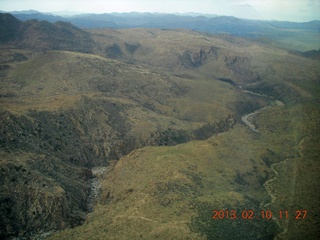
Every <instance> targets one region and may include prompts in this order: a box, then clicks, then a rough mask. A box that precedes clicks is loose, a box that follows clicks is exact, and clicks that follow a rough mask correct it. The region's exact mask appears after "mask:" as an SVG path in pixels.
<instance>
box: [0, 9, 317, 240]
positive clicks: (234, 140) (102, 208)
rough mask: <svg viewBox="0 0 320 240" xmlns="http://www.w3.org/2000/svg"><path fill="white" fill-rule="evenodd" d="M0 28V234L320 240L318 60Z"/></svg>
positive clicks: (168, 36) (184, 37) (190, 42)
mask: <svg viewBox="0 0 320 240" xmlns="http://www.w3.org/2000/svg"><path fill="white" fill-rule="evenodd" d="M0 25H1V28H0V33H1V34H0V38H1V39H0V55H1V56H0V110H1V114H0V118H1V121H0V146H1V148H0V156H1V157H0V238H1V239H14V238H16V237H18V238H20V239H265V240H267V239H302V238H303V239H317V238H318V237H319V236H320V207H319V201H320V192H319V191H317V189H319V182H320V174H319V173H320V162H319V153H320V152H319V151H320V148H319V142H320V141H319V140H320V139H319V136H320V127H319V119H320V109H319V101H320V62H319V60H318V59H317V58H315V57H310V56H309V55H308V54H301V53H299V54H298V53H295V52H294V51H288V50H286V49H282V48H278V47H275V46H272V45H270V44H267V43H261V42H258V41H251V40H249V39H244V38H240V37H236V36H232V35H228V34H208V33H204V32H197V31H192V30H184V29H155V28H136V29H89V30H88V29H87V30H83V29H79V28H77V27H75V26H73V25H71V24H70V23H65V22H56V23H49V22H46V21H37V20H28V21H24V22H23V21H20V20H18V19H16V18H14V17H13V16H12V15H10V14H2V13H0ZM214 210H216V211H218V212H219V211H220V210H222V212H223V214H224V215H223V216H222V215H218V217H215V215H214V214H215V211H214ZM227 210H228V211H230V212H228V214H229V213H230V214H229V215H227V214H226V211H227ZM231 211H233V215H232V214H231ZM267 211H268V214H269V215H265V214H266V212H267ZM306 211H307V212H306ZM220 212H221V211H220ZM270 212H271V213H272V216H270ZM234 213H236V218H233V216H234ZM220 214H222V213H220Z"/></svg>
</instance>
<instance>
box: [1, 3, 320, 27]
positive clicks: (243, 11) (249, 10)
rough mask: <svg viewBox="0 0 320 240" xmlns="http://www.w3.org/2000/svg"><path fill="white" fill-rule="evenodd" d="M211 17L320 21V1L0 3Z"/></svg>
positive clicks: (21, 7) (7, 6)
mask: <svg viewBox="0 0 320 240" xmlns="http://www.w3.org/2000/svg"><path fill="white" fill-rule="evenodd" d="M29 9H34V10H38V11H42V12H55V11H75V12H83V13H85V12H90V13H110V12H166V13H177V12H179V13H184V12H197V13H211V14H218V15H228V16H230V15H232V16H236V17H240V18H248V19H263V20H288V21H296V22H302V21H310V20H315V19H320V0H247V1H244V0H0V10H3V11H14V10H29Z"/></svg>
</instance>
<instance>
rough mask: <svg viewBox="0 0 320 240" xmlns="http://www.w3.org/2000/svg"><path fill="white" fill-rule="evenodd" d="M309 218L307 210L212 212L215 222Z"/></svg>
mask: <svg viewBox="0 0 320 240" xmlns="http://www.w3.org/2000/svg"><path fill="white" fill-rule="evenodd" d="M306 217H307V210H296V211H293V212H292V211H290V212H289V211H288V210H279V211H278V212H273V211H271V210H261V211H260V212H256V211H254V210H251V209H245V210H242V211H236V210H229V209H225V210H222V209H220V210H218V209H215V210H213V211H212V219H213V220H222V219H230V220H235V219H243V220H253V219H266V220H269V219H272V218H277V219H288V218H294V219H296V220H302V219H305V218H306Z"/></svg>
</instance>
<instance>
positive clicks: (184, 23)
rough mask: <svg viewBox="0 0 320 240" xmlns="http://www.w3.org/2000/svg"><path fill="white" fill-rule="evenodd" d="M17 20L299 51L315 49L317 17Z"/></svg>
mask: <svg viewBox="0 0 320 240" xmlns="http://www.w3.org/2000/svg"><path fill="white" fill-rule="evenodd" d="M12 15H14V16H15V17H16V18H18V19H19V20H23V21H24V20H31V19H37V20H46V21H49V22H56V21H66V22H70V23H72V24H73V25H75V26H77V27H79V28H86V29H88V28H164V29H177V28H183V29H190V30H195V31H202V32H207V33H228V34H232V35H235V36H241V37H249V38H255V39H256V40H257V41H269V42H272V43H273V44H274V45H276V46H280V47H285V48H290V49H294V50H300V51H308V50H318V49H320V44H319V31H320V21H319V20H314V21H310V22H303V23H295V22H285V21H261V20H248V19H239V18H235V17H232V16H215V15H201V14H191V13H190V14H186V15H177V14H161V13H137V12H132V13H105V14H89V13H88V14H76V15H69V16H58V15H54V14H51V13H41V12H37V11H34V10H29V11H21V12H19V11H15V12H12Z"/></svg>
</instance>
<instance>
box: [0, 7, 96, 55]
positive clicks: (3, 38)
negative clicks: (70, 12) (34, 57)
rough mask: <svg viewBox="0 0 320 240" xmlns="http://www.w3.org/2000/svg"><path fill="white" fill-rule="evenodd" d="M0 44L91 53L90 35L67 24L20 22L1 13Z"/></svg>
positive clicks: (41, 49) (33, 21)
mask: <svg viewBox="0 0 320 240" xmlns="http://www.w3.org/2000/svg"><path fill="white" fill-rule="evenodd" d="M0 23H1V30H0V31H1V35H0V42H1V43H7V44H10V45H13V46H15V47H19V48H28V49H32V50H38V51H39V50H40V51H44V50H49V49H56V50H69V51H76V52H91V51H92V47H93V41H92V39H91V36H90V34H88V33H87V32H85V31H83V30H81V29H79V28H77V27H75V26H73V25H72V24H70V23H66V22H55V23H49V22H47V21H44V20H43V21H38V20H29V21H25V22H22V21H19V20H18V19H16V18H15V17H13V16H12V15H10V14H6V13H0Z"/></svg>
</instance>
